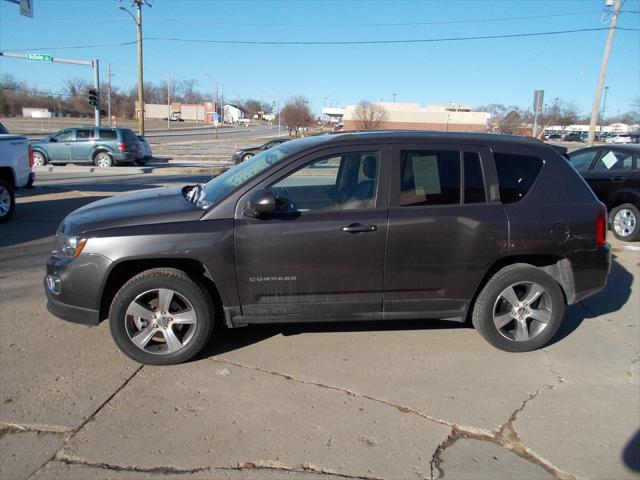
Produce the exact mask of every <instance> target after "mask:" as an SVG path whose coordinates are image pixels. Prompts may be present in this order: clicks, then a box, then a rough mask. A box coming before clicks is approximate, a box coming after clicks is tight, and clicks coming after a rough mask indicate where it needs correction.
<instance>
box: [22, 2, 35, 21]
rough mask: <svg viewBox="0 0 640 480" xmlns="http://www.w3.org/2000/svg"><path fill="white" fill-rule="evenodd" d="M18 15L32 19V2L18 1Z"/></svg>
mask: <svg viewBox="0 0 640 480" xmlns="http://www.w3.org/2000/svg"><path fill="white" fill-rule="evenodd" d="M20 15H24V16H25V17H29V18H33V0H20Z"/></svg>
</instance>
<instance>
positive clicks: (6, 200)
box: [0, 178, 16, 223]
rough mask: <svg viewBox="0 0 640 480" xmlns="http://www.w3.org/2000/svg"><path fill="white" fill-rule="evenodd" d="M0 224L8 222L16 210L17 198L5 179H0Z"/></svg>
mask: <svg viewBox="0 0 640 480" xmlns="http://www.w3.org/2000/svg"><path fill="white" fill-rule="evenodd" d="M0 202H1V204H0V223H4V222H8V221H9V220H11V217H13V212H15V210H16V196H15V192H14V191H13V186H12V185H11V183H9V182H8V181H7V180H5V179H4V178H0Z"/></svg>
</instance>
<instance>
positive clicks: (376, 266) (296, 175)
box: [45, 132, 611, 364]
mask: <svg viewBox="0 0 640 480" xmlns="http://www.w3.org/2000/svg"><path fill="white" fill-rule="evenodd" d="M558 185H562V188H558ZM605 237H606V211H605V207H604V205H602V204H601V203H600V202H599V201H598V200H597V199H596V197H595V196H594V194H593V192H592V191H591V190H590V189H589V187H588V186H587V185H586V183H585V182H584V181H583V180H582V178H581V177H580V175H579V174H578V173H577V172H576V171H575V170H574V169H573V168H572V167H571V166H570V165H569V163H568V162H567V160H566V159H564V158H562V157H561V156H560V155H559V154H558V153H557V152H556V151H555V150H554V149H553V148H551V147H549V146H548V145H545V144H544V143H542V142H540V141H538V140H534V139H524V138H522V137H513V136H504V135H486V134H461V133H448V134H445V133H441V132H371V133H347V134H334V135H322V136H317V137H308V138H305V139H299V140H293V141H291V142H287V143H284V144H282V145H280V146H278V147H274V148H272V149H270V150H265V151H263V152H261V153H260V154H258V155H256V156H255V157H254V158H252V159H250V160H248V161H246V162H243V163H242V164H240V165H238V166H236V167H234V168H232V169H229V170H227V171H226V172H225V173H223V174H222V175H220V176H218V177H216V178H214V179H213V180H211V181H209V182H207V183H205V184H201V185H188V186H185V187H182V188H164V189H156V190H150V191H146V192H140V193H135V194H131V195H124V196H118V197H113V198H108V199H104V200H100V201H98V202H95V203H93V204H89V205H87V206H85V207H82V208H80V209H79V210H76V211H75V212H73V213H71V214H70V215H69V216H67V217H66V218H65V219H64V220H63V221H62V223H61V224H60V227H59V229H58V233H57V235H56V241H55V246H54V250H53V252H52V254H51V256H50V258H49V260H48V262H47V275H46V279H45V290H46V294H47V298H48V304H47V305H48V309H49V311H50V312H52V313H53V314H55V315H57V316H59V317H61V318H64V319H67V320H70V321H73V322H79V323H84V324H91V325H97V324H98V323H99V321H100V320H101V319H103V318H105V317H108V318H109V325H110V330H111V334H112V336H113V338H114V340H115V342H116V344H117V345H118V347H119V348H120V349H121V350H122V351H123V352H124V353H125V354H127V355H128V356H130V357H131V358H133V359H135V360H136V361H138V362H142V363H151V364H172V363H178V362H182V361H185V360H187V359H189V358H191V357H193V356H194V355H195V354H196V353H197V352H198V351H200V350H201V349H202V348H203V346H204V345H205V344H207V342H208V341H209V339H210V337H211V336H212V334H213V331H214V330H213V327H214V323H215V320H216V319H219V320H224V323H225V324H226V326H227V327H240V326H244V325H250V324H265V323H277V322H285V323H286V322H326V321H348V320H365V319H367V320H396V319H411V318H413V319H446V320H451V321H454V322H465V321H467V319H471V321H472V322H473V324H474V325H475V327H476V329H477V330H478V331H479V333H480V334H481V335H482V336H483V337H484V338H485V339H486V340H487V341H489V342H490V343H491V344H492V345H494V346H496V347H497V348H499V349H502V350H506V351H513V352H519V351H529V350H533V349H536V348H540V347H542V346H543V345H545V344H546V343H548V342H549V341H550V340H551V338H552V337H553V336H554V335H555V333H556V331H557V329H558V327H559V326H560V324H561V322H562V319H563V316H564V310H565V304H573V303H576V302H578V301H580V300H582V299H584V298H586V297H588V296H590V295H592V294H594V293H596V292H598V291H600V290H601V289H602V288H604V286H605V283H606V279H607V275H608V272H609V268H610V261H611V260H610V247H609V245H608V244H607V243H606V238H605ZM425 348H427V347H426V346H425Z"/></svg>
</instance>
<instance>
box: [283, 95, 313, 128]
mask: <svg viewBox="0 0 640 480" xmlns="http://www.w3.org/2000/svg"><path fill="white" fill-rule="evenodd" d="M280 118H281V119H282V123H284V124H285V125H286V127H287V128H288V129H289V135H291V134H292V133H293V134H294V135H295V136H296V137H297V136H298V135H299V134H300V131H301V130H302V129H303V128H305V127H308V126H309V125H311V123H312V122H313V115H312V113H311V110H310V109H309V101H308V100H307V99H306V98H305V97H303V96H302V95H298V96H297V97H293V98H291V99H289V100H288V101H287V104H286V105H285V106H284V108H283V109H282V111H281V112H280Z"/></svg>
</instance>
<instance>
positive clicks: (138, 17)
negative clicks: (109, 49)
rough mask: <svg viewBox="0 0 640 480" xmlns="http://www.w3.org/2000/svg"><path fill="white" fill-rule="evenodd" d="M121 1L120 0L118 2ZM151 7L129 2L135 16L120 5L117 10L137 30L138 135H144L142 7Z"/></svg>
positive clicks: (148, 3)
mask: <svg viewBox="0 0 640 480" xmlns="http://www.w3.org/2000/svg"><path fill="white" fill-rule="evenodd" d="M120 1H122V0H120ZM143 5H146V6H148V7H151V0H131V6H132V7H135V8H136V9H137V15H134V14H133V13H131V12H130V11H129V10H128V9H127V8H125V7H123V6H122V5H120V6H119V7H118V8H119V9H120V10H123V11H125V12H127V13H128V14H129V16H130V17H131V18H132V19H133V21H134V22H135V23H136V27H137V30H138V134H140V135H144V116H145V115H144V75H143V72H142V71H143V66H142V6H143Z"/></svg>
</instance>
